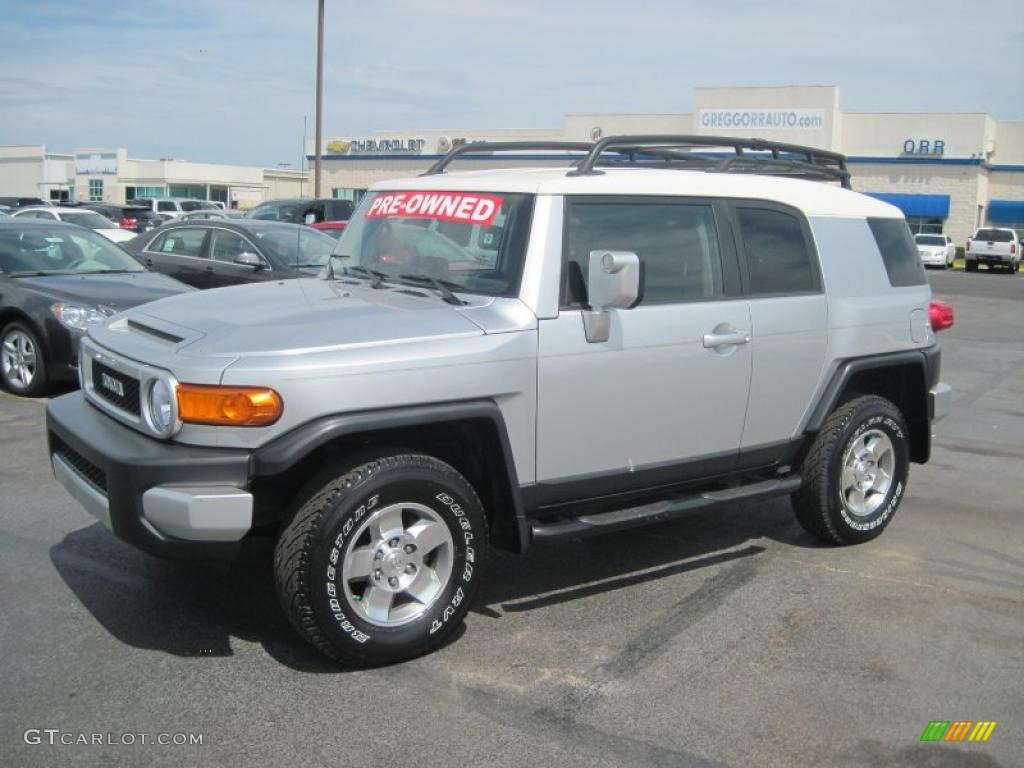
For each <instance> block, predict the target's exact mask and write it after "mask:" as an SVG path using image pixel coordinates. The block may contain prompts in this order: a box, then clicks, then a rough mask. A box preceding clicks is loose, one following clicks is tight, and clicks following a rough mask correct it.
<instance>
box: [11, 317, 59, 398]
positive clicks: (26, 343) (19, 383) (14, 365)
mask: <svg viewBox="0 0 1024 768" xmlns="http://www.w3.org/2000/svg"><path fill="white" fill-rule="evenodd" d="M0 378H2V379H3V383H4V386H5V387H6V388H7V389H8V390H10V391H11V392H13V393H14V394H16V395H24V396H26V397H35V396H36V395H41V394H43V392H45V391H46V387H47V384H48V381H47V373H46V359H45V357H44V355H43V348H42V346H41V345H40V343H39V339H38V337H37V336H36V334H35V333H34V332H33V330H32V329H31V328H29V327H28V325H27V324H25V323H22V322H18V321H15V322H13V323H10V324H8V325H7V327H6V328H4V330H3V333H2V334H0Z"/></svg>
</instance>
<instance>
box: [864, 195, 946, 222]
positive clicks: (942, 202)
mask: <svg viewBox="0 0 1024 768" xmlns="http://www.w3.org/2000/svg"><path fill="white" fill-rule="evenodd" d="M865 194H866V195H868V196H869V197H874V198H876V199H878V200H881V201H882V202H883V203H889V205H895V206H896V207H897V208H899V209H900V210H901V211H903V215H904V216H920V217H921V218H925V219H945V218H947V217H948V216H949V195H907V194H900V193H896V192H866V193H865Z"/></svg>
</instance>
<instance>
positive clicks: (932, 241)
mask: <svg viewBox="0 0 1024 768" xmlns="http://www.w3.org/2000/svg"><path fill="white" fill-rule="evenodd" d="M914 241H915V242H916V243H917V244H918V245H945V244H946V238H944V237H939V236H938V235H918V236H917V237H915V238H914Z"/></svg>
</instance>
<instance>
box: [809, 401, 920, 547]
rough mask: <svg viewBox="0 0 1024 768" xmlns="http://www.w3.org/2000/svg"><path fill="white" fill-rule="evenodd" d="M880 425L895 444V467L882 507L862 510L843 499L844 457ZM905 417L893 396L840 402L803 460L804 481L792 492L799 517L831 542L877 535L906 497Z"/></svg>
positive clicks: (851, 541)
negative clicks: (858, 512)
mask: <svg viewBox="0 0 1024 768" xmlns="http://www.w3.org/2000/svg"><path fill="white" fill-rule="evenodd" d="M872 431H877V432H880V433H882V434H883V435H884V436H885V437H888V439H889V441H890V443H891V447H892V454H893V459H892V465H893V466H892V472H891V480H890V482H889V486H888V489H887V491H886V492H885V493H884V494H878V495H879V496H881V497H882V498H881V499H880V501H879V503H878V506H877V508H876V509H875V510H874V511H873V512H872V513H870V514H865V515H864V516H858V515H856V514H854V513H853V512H852V511H851V509H850V508H849V507H848V504H847V503H845V502H844V498H845V496H844V494H843V491H842V475H843V459H844V457H846V456H847V455H848V452H850V451H851V450H852V446H854V443H855V441H857V440H858V439H859V438H860V437H861V436H863V435H865V434H866V433H869V432H872ZM908 434H909V433H908V431H907V425H906V421H905V420H904V418H903V414H902V413H900V411H899V409H898V408H897V407H896V406H895V405H893V404H892V403H891V402H890V401H888V400H886V399H884V398H881V397H875V396H863V397H858V398H856V399H853V400H850V401H848V402H846V403H844V404H843V405H842V406H840V407H839V408H837V409H836V410H835V411H834V412H833V413H832V414H831V415H830V416H829V417H828V419H827V420H826V421H825V424H824V425H823V426H822V428H821V431H820V432H819V433H818V434H817V436H816V437H815V438H814V442H813V443H812V444H811V447H810V450H809V451H808V453H807V456H806V458H805V459H804V460H803V462H802V465H801V476H802V478H803V485H802V486H801V487H800V490H799V491H797V492H796V493H795V494H793V496H792V501H793V511H794V512H795V513H796V519H797V521H798V522H799V523H800V525H801V526H803V528H804V530H806V531H807V532H808V533H810V534H811V535H813V536H815V537H817V538H818V539H820V540H821V541H823V542H825V543H828V544H859V543H861V542H864V541H869V540H870V539H873V538H875V537H876V536H878V535H879V534H881V532H882V531H883V530H885V528H886V526H888V525H889V523H890V522H891V521H892V518H893V516H894V515H895V513H896V510H897V508H898V507H899V504H900V502H901V501H902V499H903V494H904V492H905V490H906V486H907V477H908V475H909V469H910V449H909V442H908Z"/></svg>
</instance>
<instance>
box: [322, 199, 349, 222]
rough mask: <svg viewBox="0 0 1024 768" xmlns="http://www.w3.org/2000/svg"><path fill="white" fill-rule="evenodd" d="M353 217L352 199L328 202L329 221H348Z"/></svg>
mask: <svg viewBox="0 0 1024 768" xmlns="http://www.w3.org/2000/svg"><path fill="white" fill-rule="evenodd" d="M351 218H352V201H351V200H331V201H330V202H328V203H327V220H328V221H348V220H349V219H351Z"/></svg>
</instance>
